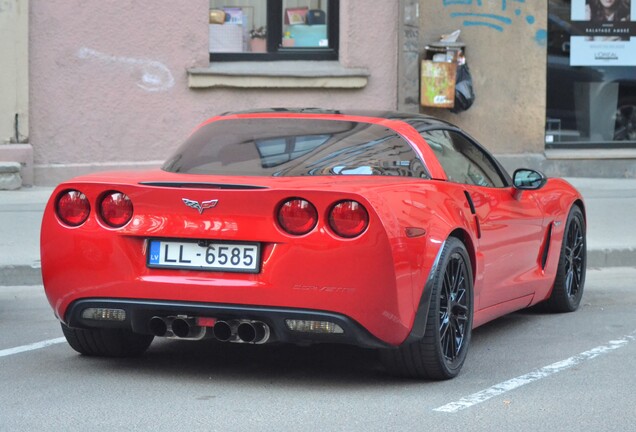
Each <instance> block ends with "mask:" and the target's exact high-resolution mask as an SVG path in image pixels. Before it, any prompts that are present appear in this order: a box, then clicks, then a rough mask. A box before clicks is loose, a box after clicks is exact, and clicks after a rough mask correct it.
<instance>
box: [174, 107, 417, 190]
mask: <svg viewBox="0 0 636 432" xmlns="http://www.w3.org/2000/svg"><path fill="white" fill-rule="evenodd" d="M163 169H164V170H165V171H169V172H175V173H188V174H218V175H248V176H307V175H313V176H330V175H392V176H403V177H428V175H427V173H426V172H425V170H424V166H423V164H422V163H421V162H420V161H419V159H418V156H417V154H416V153H415V152H414V151H413V149H412V148H411V146H410V144H409V143H408V142H407V141H405V140H404V139H403V138H402V137H401V136H400V135H398V134H397V133H396V132H395V131H393V130H392V129H389V128H386V127H384V126H380V125H375V124H371V123H358V122H351V121H338V120H308V119H228V120H220V121H215V122H212V123H209V124H207V125H205V126H203V127H202V128H200V129H199V130H197V131H196V132H195V133H194V134H192V135H191V136H190V138H188V140H187V141H186V142H185V143H184V144H183V145H182V146H181V147H180V148H179V149H178V150H177V152H176V153H175V154H174V155H173V156H172V157H171V158H170V159H168V161H167V162H166V163H165V164H164V166H163Z"/></svg>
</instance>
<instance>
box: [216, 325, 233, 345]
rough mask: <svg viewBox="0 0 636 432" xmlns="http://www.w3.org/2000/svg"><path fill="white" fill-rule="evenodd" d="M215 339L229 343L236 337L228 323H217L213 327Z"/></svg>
mask: <svg viewBox="0 0 636 432" xmlns="http://www.w3.org/2000/svg"><path fill="white" fill-rule="evenodd" d="M213 331H214V337H215V338H217V339H218V340H220V341H221V342H228V341H229V340H230V339H232V336H233V335H234V331H233V330H232V326H231V325H230V323H228V322H227V321H217V322H216V323H215V324H214V327H213Z"/></svg>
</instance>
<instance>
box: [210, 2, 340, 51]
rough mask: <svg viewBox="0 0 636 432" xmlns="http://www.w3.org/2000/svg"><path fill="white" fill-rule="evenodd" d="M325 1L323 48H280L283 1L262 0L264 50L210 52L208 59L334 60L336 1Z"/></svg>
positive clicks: (337, 34) (337, 42)
mask: <svg viewBox="0 0 636 432" xmlns="http://www.w3.org/2000/svg"><path fill="white" fill-rule="evenodd" d="M326 1H327V2H328V7H327V39H328V40H329V46H328V47H327V48H308V47H302V48H280V41H281V40H282V38H283V0H266V6H265V7H266V8H267V38H266V45H267V52H266V53H249V52H248V53H245V52H237V53H212V52H211V53H210V62H230V61H284V60H321V61H325V60H338V47H339V45H340V0H326ZM272 29H273V30H272ZM208 50H209V47H208Z"/></svg>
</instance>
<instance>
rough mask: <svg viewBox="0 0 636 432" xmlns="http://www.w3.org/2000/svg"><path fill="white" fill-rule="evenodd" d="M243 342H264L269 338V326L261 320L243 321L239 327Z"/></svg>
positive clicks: (239, 334)
mask: <svg viewBox="0 0 636 432" xmlns="http://www.w3.org/2000/svg"><path fill="white" fill-rule="evenodd" d="M237 335H238V337H239V339H240V340H241V342H245V343H251V344H257V345H258V344H264V343H265V342H267V341H268V340H269V336H270V330H269V326H268V325H267V324H265V323H264V322H261V321H241V323H240V324H239V325H238V328H237Z"/></svg>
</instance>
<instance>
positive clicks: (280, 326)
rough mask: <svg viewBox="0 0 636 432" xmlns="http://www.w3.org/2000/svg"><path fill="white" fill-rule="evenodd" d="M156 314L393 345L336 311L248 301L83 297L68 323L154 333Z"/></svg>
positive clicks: (315, 339)
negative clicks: (113, 315)
mask: <svg viewBox="0 0 636 432" xmlns="http://www.w3.org/2000/svg"><path fill="white" fill-rule="evenodd" d="M89 308H104V309H119V310H123V311H125V318H124V319H123V320H121V321H106V320H93V319H87V318H84V317H83V316H82V314H83V312H84V311H85V310H86V309H89ZM153 317H161V318H164V317H165V318H167V317H191V318H212V319H216V320H223V321H233V320H250V321H258V322H262V323H265V324H266V325H267V326H268V327H269V330H270V332H271V337H270V338H269V341H270V342H282V343H294V344H315V343H342V344H349V345H355V346H359V347H364V348H390V347H391V345H389V344H387V343H385V342H383V341H381V340H380V339H378V338H376V337H374V336H373V335H371V334H370V333H369V332H368V331H367V330H366V329H365V328H364V327H363V326H362V325H360V324H359V323H357V322H356V321H355V320H353V319H351V318H349V317H347V316H344V315H341V314H336V313H331V312H323V311H314V310H305V309H293V308H275V307H260V306H244V305H226V304H210V303H194V302H175V301H154V300H153V301H150V300H134V299H123V300H122V299H99V298H96V299H82V300H77V301H75V302H73V303H72V304H71V305H70V307H69V308H68V310H67V313H66V316H65V320H64V321H65V323H66V324H67V325H69V326H70V327H78V328H128V329H131V330H132V331H133V332H135V333H142V334H153V332H152V330H151V325H150V321H151V320H152V319H153ZM286 320H306V321H322V322H329V323H333V324H336V325H338V326H339V327H340V328H341V329H342V330H343V332H342V333H308V332H301V331H292V330H290V329H289V327H288V326H287V324H286Z"/></svg>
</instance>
